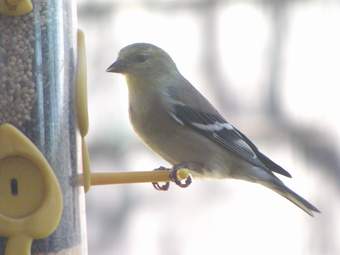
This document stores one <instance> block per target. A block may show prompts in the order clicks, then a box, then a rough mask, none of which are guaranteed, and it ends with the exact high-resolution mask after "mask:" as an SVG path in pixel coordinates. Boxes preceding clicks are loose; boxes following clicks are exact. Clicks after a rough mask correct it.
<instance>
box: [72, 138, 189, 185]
mask: <svg viewBox="0 0 340 255" xmlns="http://www.w3.org/2000/svg"><path fill="white" fill-rule="evenodd" d="M82 157H83V174H82V175H79V176H78V184H79V185H83V186H84V190H85V192H87V191H88V190H89V189H90V187H91V185H108V184H123V183H145V182H169V181H171V179H170V174H169V173H170V172H169V170H171V169H165V170H159V171H154V170H151V171H135V172H133V171H131V172H96V173H91V170H90V169H91V168H90V157H89V151H88V148H87V145H86V142H85V139H84V138H82ZM189 175H190V171H189V170H188V169H185V168H182V169H179V170H178V171H177V178H178V180H184V179H186V178H188V177H189Z"/></svg>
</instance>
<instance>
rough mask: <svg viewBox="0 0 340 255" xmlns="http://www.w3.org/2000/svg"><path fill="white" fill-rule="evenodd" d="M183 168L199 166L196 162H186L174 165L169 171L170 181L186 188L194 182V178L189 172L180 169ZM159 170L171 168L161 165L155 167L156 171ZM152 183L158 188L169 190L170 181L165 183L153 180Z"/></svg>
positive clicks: (197, 167) (191, 168) (196, 167)
mask: <svg viewBox="0 0 340 255" xmlns="http://www.w3.org/2000/svg"><path fill="white" fill-rule="evenodd" d="M182 169H188V170H193V169H199V166H198V165H197V164H194V163H187V162H184V163H180V164H176V165H174V166H173V168H172V169H170V171H169V177H170V181H172V182H174V183H176V185H178V186H179V187H181V188H186V187H188V186H189V185H190V184H191V183H192V178H191V176H190V175H189V174H188V172H184V173H183V172H181V171H180V170H182ZM159 170H169V169H168V168H165V167H159V168H157V169H155V171H159ZM181 175H182V176H181ZM152 185H153V186H154V188H155V189H156V190H159V191H167V190H168V189H169V187H170V182H166V183H164V184H159V183H158V182H153V183H152Z"/></svg>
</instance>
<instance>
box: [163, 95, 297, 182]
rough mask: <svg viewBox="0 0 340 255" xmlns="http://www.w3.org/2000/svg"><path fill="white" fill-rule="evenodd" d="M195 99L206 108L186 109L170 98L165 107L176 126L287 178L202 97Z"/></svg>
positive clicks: (177, 99) (187, 106)
mask: <svg viewBox="0 0 340 255" xmlns="http://www.w3.org/2000/svg"><path fill="white" fill-rule="evenodd" d="M198 93H199V92H198ZM172 94H174V93H172ZM170 96H171V95H170ZM198 96H199V98H198V99H197V100H200V102H196V103H199V105H200V106H202V103H203V104H204V103H206V106H207V107H199V108H200V109H196V108H194V107H193V103H191V105H190V106H189V105H187V104H185V103H184V102H183V101H185V100H181V98H175V99H174V98H172V99H171V103H172V106H171V108H168V109H169V114H170V115H171V117H172V118H173V119H174V120H175V121H176V122H177V123H178V124H180V125H185V126H188V127H190V128H191V129H192V130H193V131H195V132H198V133H199V134H201V135H203V136H205V137H207V138H209V139H210V140H211V141H213V142H214V143H216V144H218V145H219V146H222V147H223V148H224V149H226V150H228V151H230V152H231V153H233V154H234V155H236V156H238V157H240V158H241V159H243V160H245V161H247V162H249V163H250V164H252V165H255V166H259V167H261V168H264V169H265V170H267V171H269V172H271V171H274V172H277V173H279V174H282V175H285V176H287V177H291V175H290V174H289V173H288V172H287V171H286V170H284V169H283V168H282V167H280V166H279V165H277V164H276V163H275V162H273V161H272V160H270V159H269V158H268V157H266V156H265V155H264V154H262V153H261V152H260V151H259V150H258V149H257V147H256V146H255V145H254V144H253V143H252V142H251V141H250V140H249V139H248V138H247V137H246V136H245V135H244V134H242V133H241V132H240V131H239V130H238V129H237V128H235V127H234V126H233V125H231V124H230V123H228V122H227V121H226V120H225V119H224V118H223V117H222V116H221V115H220V114H219V113H218V112H217V111H216V110H215V109H214V108H213V107H212V106H211V105H210V103H209V102H208V101H206V99H205V98H204V97H203V96H202V95H200V94H199V95H198ZM205 101H206V102H205ZM203 108H206V109H208V110H209V112H207V111H204V109H203Z"/></svg>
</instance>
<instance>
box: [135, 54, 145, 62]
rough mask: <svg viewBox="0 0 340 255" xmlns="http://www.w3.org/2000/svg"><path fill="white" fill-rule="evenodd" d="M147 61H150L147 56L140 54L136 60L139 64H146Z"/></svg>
mask: <svg viewBox="0 0 340 255" xmlns="http://www.w3.org/2000/svg"><path fill="white" fill-rule="evenodd" d="M147 59H148V56H147V55H144V54H138V55H136V57H135V60H136V62H138V63H143V62H145V61H146V60H147Z"/></svg>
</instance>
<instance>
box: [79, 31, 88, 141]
mask: <svg viewBox="0 0 340 255" xmlns="http://www.w3.org/2000/svg"><path fill="white" fill-rule="evenodd" d="M77 40H78V47H77V48H78V53H77V74H76V110H77V120H78V127H79V131H80V134H81V136H82V137H85V136H86V134H87V132H88V130H89V117H88V109H87V108H88V106H87V71H86V51H85V35H84V33H83V31H81V30H79V29H78V34H77Z"/></svg>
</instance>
